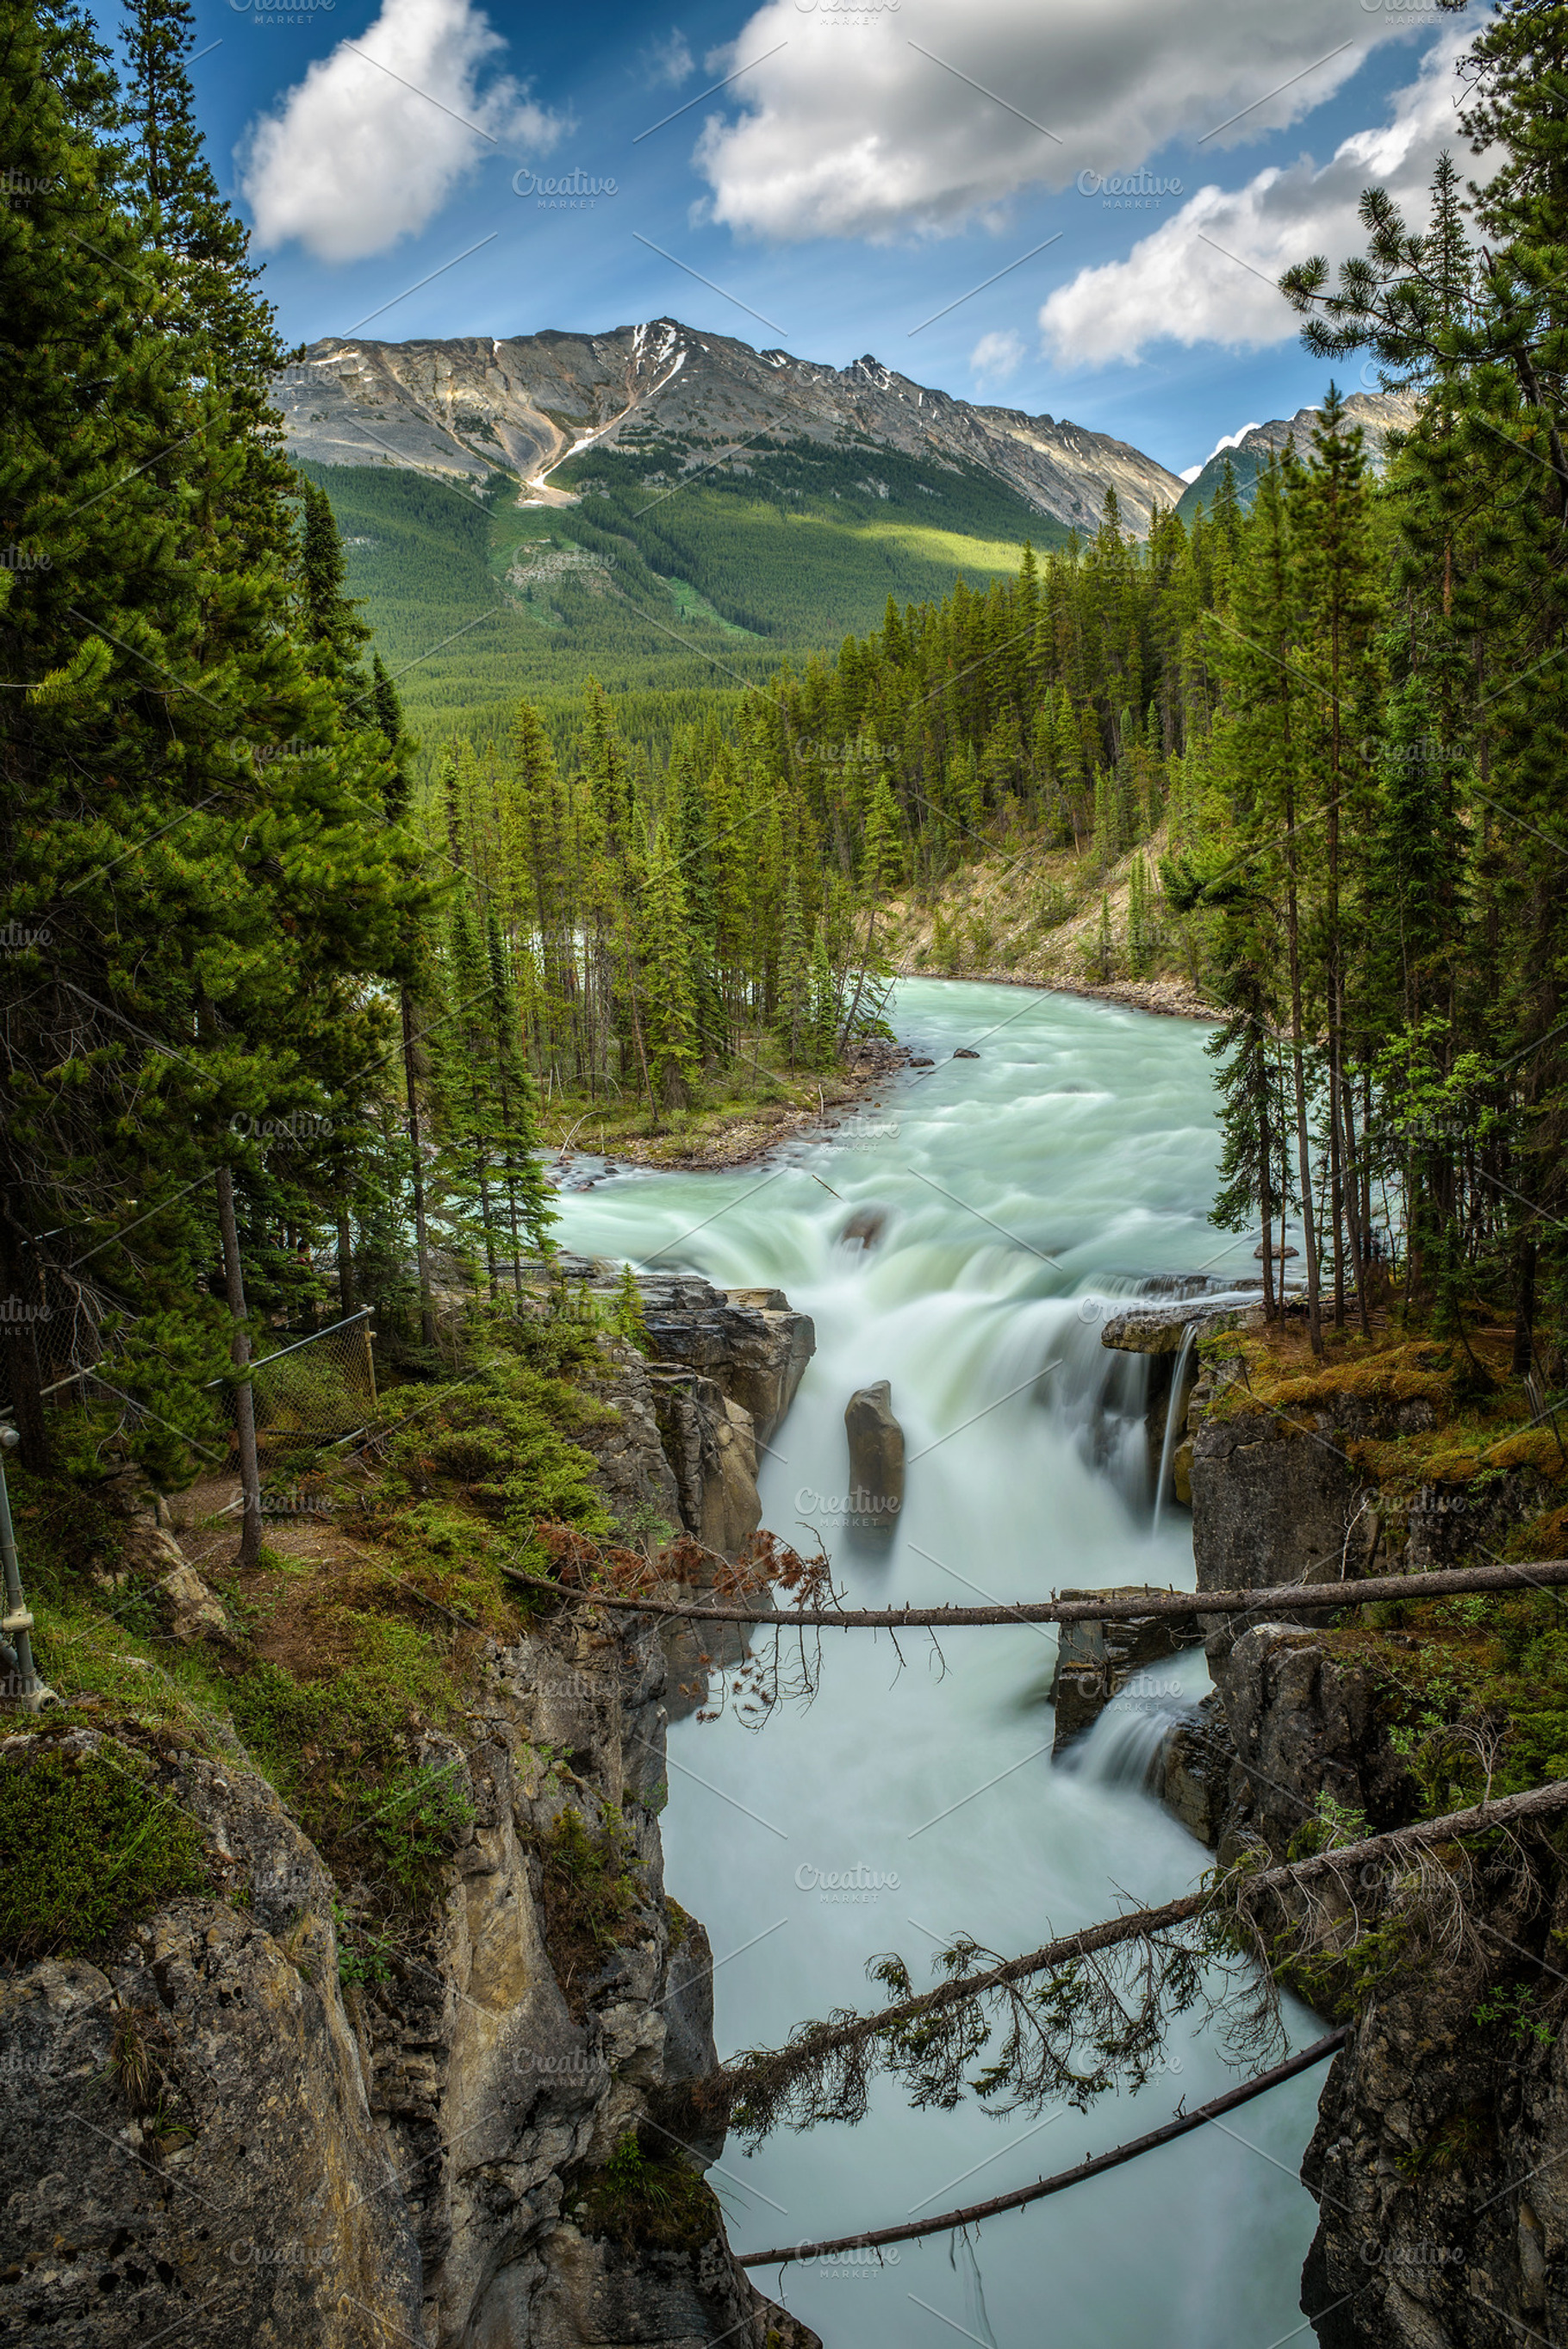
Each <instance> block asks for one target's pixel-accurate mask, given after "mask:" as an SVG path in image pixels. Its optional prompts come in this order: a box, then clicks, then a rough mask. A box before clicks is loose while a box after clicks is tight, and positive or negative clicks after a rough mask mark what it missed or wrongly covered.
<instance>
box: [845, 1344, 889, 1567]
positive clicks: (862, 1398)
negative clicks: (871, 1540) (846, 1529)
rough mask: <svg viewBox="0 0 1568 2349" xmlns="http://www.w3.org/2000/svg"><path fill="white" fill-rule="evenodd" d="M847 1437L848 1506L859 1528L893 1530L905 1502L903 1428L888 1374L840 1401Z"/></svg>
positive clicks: (851, 1516)
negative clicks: (849, 1489) (894, 1405)
mask: <svg viewBox="0 0 1568 2349" xmlns="http://www.w3.org/2000/svg"><path fill="white" fill-rule="evenodd" d="M844 1431H845V1433H846V1434H847V1435H848V1437H849V1439H850V1487H851V1495H850V1507H849V1516H850V1518H851V1523H852V1524H853V1525H854V1526H855V1527H856V1529H857V1530H858V1531H860V1532H862V1533H865V1532H877V1533H882V1534H891V1533H892V1529H893V1524H894V1521H895V1519H896V1518H897V1516H898V1513H899V1511H900V1510H901V1509H902V1508H903V1428H902V1427H901V1426H900V1425H899V1423H898V1422H897V1420H896V1419H895V1418H894V1417H893V1410H892V1387H891V1386H890V1385H889V1383H888V1381H887V1380H886V1379H878V1381H876V1383H875V1385H874V1386H869V1387H861V1388H859V1389H857V1391H856V1392H855V1393H853V1394H852V1395H851V1397H850V1400H849V1402H848V1403H847V1404H846V1405H845V1406H844Z"/></svg>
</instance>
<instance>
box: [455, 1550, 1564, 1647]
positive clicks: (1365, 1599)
mask: <svg viewBox="0 0 1568 2349" xmlns="http://www.w3.org/2000/svg"><path fill="white" fill-rule="evenodd" d="M501 1572H502V1573H503V1574H504V1575H505V1576H506V1577H507V1578H508V1579H509V1580H510V1581H512V1582H520V1583H522V1584H524V1585H526V1586H527V1587H528V1588H530V1589H533V1590H543V1591H550V1592H552V1593H553V1595H554V1596H555V1597H556V1598H557V1599H575V1600H576V1601H577V1603H578V1604H579V1605H580V1606H586V1607H617V1608H621V1609H625V1610H626V1611H627V1612H629V1613H631V1614H634V1615H655V1616H671V1617H678V1618H679V1619H681V1620H682V1621H683V1622H687V1623H750V1624H760V1625H763V1626H765V1627H767V1628H768V1629H769V1630H793V1629H794V1628H796V1627H797V1626H799V1628H801V1629H802V1630H811V1631H924V1630H932V1631H963V1630H969V1629H970V1628H971V1627H973V1626H975V1625H981V1624H996V1623H1103V1622H1108V1621H1109V1620H1111V1619H1120V1618H1122V1617H1124V1616H1127V1615H1138V1616H1146V1615H1253V1614H1263V1615H1266V1614H1267V1613H1268V1612H1269V1611H1270V1609H1275V1608H1287V1607H1294V1608H1301V1607H1305V1608H1311V1609H1334V1608H1336V1607H1367V1606H1371V1605H1373V1604H1375V1603H1377V1602H1378V1601H1380V1600H1383V1599H1449V1598H1457V1597H1460V1596H1461V1595H1463V1594H1465V1593H1467V1592H1470V1591H1494V1592H1495V1591H1509V1590H1530V1589H1537V1590H1545V1589H1551V1588H1553V1587H1554V1586H1556V1585H1559V1584H1563V1583H1568V1558H1562V1557H1553V1558H1547V1559H1545V1560H1543V1561H1542V1562H1540V1563H1538V1564H1533V1565H1530V1566H1467V1567H1454V1568H1445V1569H1444V1570H1443V1572H1441V1573H1440V1574H1376V1575H1368V1576H1367V1577H1366V1578H1365V1579H1363V1580H1361V1581H1358V1582H1282V1583H1274V1584H1272V1585H1271V1586H1270V1587H1269V1588H1266V1589H1262V1590H1169V1591H1166V1590H1150V1591H1149V1592H1147V1593H1145V1594H1140V1597H1139V1599H1137V1601H1136V1603H1135V1604H1132V1605H1129V1602H1128V1599H1127V1596H1126V1593H1125V1591H1123V1592H1122V1593H1121V1594H1120V1595H1119V1596H1118V1595H1117V1594H1116V1593H1114V1592H1112V1593H1110V1594H1109V1595H1108V1596H1107V1597H1106V1598H1104V1599H1030V1600H1026V1601H1024V1602H1022V1603H1021V1604H1020V1605H1018V1606H1016V1607H1001V1606H998V1607H785V1608H779V1609H777V1610H776V1611H775V1610H773V1609H768V1610H765V1611H763V1612H762V1613H760V1614H759V1613H758V1610H757V1609H756V1608H754V1607H705V1606H702V1605H700V1604H698V1603H697V1602H696V1601H695V1600H693V1601H686V1600H684V1599H639V1598H634V1597H627V1596H626V1595H625V1594H624V1593H623V1592H621V1591H615V1590H602V1589H600V1588H597V1587H590V1588H583V1589H577V1588H572V1587H569V1586H567V1585H564V1584H562V1583H559V1582H552V1581H551V1580H550V1579H549V1578H547V1577H546V1576H543V1575H538V1574H525V1573H524V1572H523V1570H522V1568H521V1567H515V1566H503V1567H502V1568H501Z"/></svg>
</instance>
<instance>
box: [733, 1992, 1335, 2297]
mask: <svg viewBox="0 0 1568 2349" xmlns="http://www.w3.org/2000/svg"><path fill="white" fill-rule="evenodd" d="M1349 2036H1350V2026H1349V2024H1348V2023H1341V2024H1340V2026H1339V2028H1338V2030H1337V2031H1330V2032H1328V2033H1326V2035H1325V2036H1324V2037H1323V2038H1322V2039H1315V2040H1314V2041H1313V2043H1312V2045H1311V2046H1310V2047H1304V2048H1303V2049H1302V2050H1301V2053H1300V2054H1297V2055H1291V2056H1288V2057H1287V2058H1286V2060H1285V2061H1284V2063H1283V2064H1274V2065H1273V2067H1272V2068H1271V2069H1270V2070H1269V2071H1267V2072H1259V2073H1258V2074H1257V2075H1255V2077H1253V2079H1251V2080H1243V2082H1242V2084H1241V2085H1240V2086H1239V2087H1235V2088H1227V2089H1226V2090H1225V2092H1224V2094H1223V2095H1219V2096H1211V2097H1210V2099H1209V2101H1208V2103H1207V2104H1206V2105H1200V2106H1198V2107H1197V2109H1196V2110H1195V2111H1193V2112H1190V2113H1177V2114H1174V2115H1173V2116H1172V2117H1171V2119H1170V2120H1168V2121H1165V2122H1163V2123H1162V2124H1161V2127H1159V2128H1156V2129H1150V2130H1149V2131H1148V2133H1147V2135H1145V2136H1143V2137H1132V2138H1130V2140H1129V2142H1128V2143H1127V2144H1126V2145H1119V2146H1115V2147H1112V2149H1111V2150H1110V2152H1109V2153H1097V2154H1094V2155H1092V2156H1091V2157H1090V2158H1089V2159H1088V2160H1087V2161H1080V2162H1078V2163H1077V2164H1075V2166H1074V2167H1073V2168H1071V2169H1058V2170H1057V2172H1056V2173H1055V2175H1054V2176H1053V2177H1050V2178H1037V2179H1036V2181H1035V2183H1034V2185H1033V2186H1020V2187H1017V2188H1016V2189H1014V2191H1013V2192H1012V2193H1011V2194H994V2195H993V2196H992V2197H991V2199H990V2200H989V2201H988V2202H971V2203H970V2204H969V2205H968V2207H967V2208H966V2209H962V2210H944V2211H941V2212H939V2214H938V2215H937V2217H936V2218H934V2219H915V2220H909V2221H907V2222H906V2223H905V2224H904V2225H903V2226H902V2227H873V2228H871V2229H870V2230H868V2231H867V2232H866V2233H865V2234H863V2235H834V2236H831V2237H830V2238H829V2239H828V2240H826V2241H824V2242H820V2243H795V2244H793V2245H790V2246H787V2247H786V2248H784V2249H782V2250H779V2251H741V2252H738V2253H737V2261H738V2265H740V2266H741V2267H743V2268H771V2267H783V2266H786V2265H788V2263H789V2261H791V2260H821V2259H831V2258H832V2257H833V2256H834V2254H835V2253H836V2252H840V2251H880V2250H881V2249H882V2246H883V2245H884V2244H885V2243H910V2242H913V2241H914V2240H915V2239H916V2237H917V2236H920V2235H944V2234H946V2233H947V2231H948V2230H949V2229H950V2228H953V2227H972V2226H975V2224H976V2223H977V2222H978V2221H979V2220H982V2219H995V2217H996V2216H997V2215H998V2213H999V2212H1001V2211H1003V2210H1021V2209H1023V2208H1024V2207H1025V2205H1026V2203H1029V2202H1040V2201H1043V2200H1044V2199H1045V2197H1046V2196H1047V2194H1060V2193H1061V2192H1062V2191H1063V2190H1064V2189H1066V2188H1067V2187H1068V2186H1077V2185H1078V2184H1079V2182H1080V2181H1081V2180H1082V2179H1084V2178H1099V2177H1100V2176H1101V2175H1102V2174H1103V2173H1104V2172H1105V2171H1106V2170H1108V2169H1119V2168H1120V2167H1121V2165H1122V2163H1123V2162H1124V2161H1131V2160H1133V2159H1134V2158H1136V2156H1137V2155H1139V2154H1140V2153H1152V2152H1153V2151H1154V2150H1155V2148H1156V2147H1157V2146H1161V2145H1169V2144H1171V2141H1172V2139H1173V2138H1175V2137H1186V2136H1187V2135H1188V2134H1189V2132H1190V2131H1191V2130H1192V2129H1197V2128H1202V2127H1203V2126H1204V2125H1205V2123H1206V2122H1209V2121H1214V2120H1218V2119H1219V2117H1220V2116H1221V2114H1222V2113H1233V2112H1234V2111H1235V2110H1236V2107H1237V2106H1239V2105H1247V2104H1251V2102H1252V2100H1253V2097H1254V2096H1261V2095H1263V2094H1264V2091H1265V2089H1268V2088H1277V2087H1278V2086H1279V2085H1280V2084H1281V2082H1282V2081H1284V2080H1294V2079H1295V2076H1296V2075H1297V2073H1298V2072H1309V2071H1311V2069H1312V2067H1313V2065H1314V2064H1322V2063H1324V2062H1325V2061H1326V2059H1327V2058H1328V2057H1329V2056H1330V2055H1332V2054H1334V2053H1335V2052H1336V2049H1338V2048H1340V2047H1343V2046H1344V2044H1345V2042H1346V2039H1348V2038H1349Z"/></svg>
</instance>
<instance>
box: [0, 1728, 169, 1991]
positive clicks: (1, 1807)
mask: <svg viewBox="0 0 1568 2349" xmlns="http://www.w3.org/2000/svg"><path fill="white" fill-rule="evenodd" d="M147 1775H148V1767H147V1764H146V1763H145V1761H144V1760H143V1759H142V1757H141V1756H139V1755H138V1754H133V1753H132V1752H131V1751H130V1750H129V1748H125V1749H116V1750H111V1749H110V1748H109V1747H108V1745H105V1746H103V1747H100V1748H98V1750H96V1751H88V1752H81V1751H79V1750H76V1749H74V1748H71V1747H63V1746H60V1745H57V1744H54V1743H53V1742H52V1741H50V1740H48V1739H46V1738H42V1737H40V1738H36V1739H34V1740H32V1741H31V1750H29V1751H26V1752H23V1753H20V1754H6V1755H5V1759H4V1762H3V1764H0V1850H3V1851H4V1853H5V1880H4V1883H3V1884H0V1951H3V1952H4V1953H5V1955H7V1956H9V1957H14V1958H23V1959H26V1958H43V1957H64V1958H71V1957H88V1956H91V1955H93V1954H95V1953H97V1952H99V1951H105V1950H108V1949H110V1948H112V1947H113V1946H114V1944H115V1943H116V1942H117V1941H118V1940H119V1939H120V1937H121V1936H122V1935H123V1934H124V1933H125V1932H126V1930H127V1929H128V1928H129V1927H130V1926H132V1925H135V1924H139V1922H140V1921H141V1920H143V1919H144V1918H147V1917H150V1916H151V1915H152V1913H153V1911H154V1910H155V1909H160V1908H162V1907H163V1906H165V1904H166V1903H167V1902H169V1901H170V1900H176V1899H179V1898H180V1897H181V1895H182V1894H186V1893H194V1892H201V1891H202V1890H204V1889H206V1888H207V1886H208V1881H209V1878H208V1870H207V1868H206V1865H205V1861H204V1857H203V1838H202V1834H201V1828H200V1827H199V1826H198V1825H197V1824H196V1822H195V1821H194V1820H193V1819H191V1818H190V1817H188V1816H187V1815H186V1814H185V1813H184V1812H183V1811H182V1810H181V1808H180V1806H179V1805H178V1804H177V1803H175V1802H174V1801H172V1800H171V1799H170V1796H168V1795H163V1794H160V1793H159V1792H158V1790H157V1789H156V1788H155V1787H154V1786H151V1785H149V1784H148V1783H147Z"/></svg>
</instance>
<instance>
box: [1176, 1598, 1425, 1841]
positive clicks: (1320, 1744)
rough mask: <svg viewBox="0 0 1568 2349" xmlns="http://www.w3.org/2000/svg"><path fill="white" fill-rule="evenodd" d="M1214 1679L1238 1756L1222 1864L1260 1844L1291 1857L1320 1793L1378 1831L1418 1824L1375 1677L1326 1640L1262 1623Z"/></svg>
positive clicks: (1248, 1632) (1237, 1645)
mask: <svg viewBox="0 0 1568 2349" xmlns="http://www.w3.org/2000/svg"><path fill="white" fill-rule="evenodd" d="M1221 1645H1222V1642H1220V1641H1215V1642H1212V1649H1213V1648H1217V1647H1220V1646H1221ZM1215 1675H1216V1678H1217V1680H1218V1682H1219V1688H1220V1695H1221V1699H1222V1703H1223V1706H1224V1713H1225V1722H1226V1727H1227V1729H1228V1732H1229V1737H1230V1743H1231V1746H1232V1749H1233V1752H1234V1754H1235V1757H1236V1758H1235V1765H1234V1768H1233V1772H1232V1774H1231V1785H1230V1800H1229V1806H1228V1808H1227V1811H1226V1816H1225V1821H1224V1826H1223V1831H1222V1837H1221V1840H1220V1847H1219V1849H1220V1857H1221V1859H1222V1861H1229V1860H1231V1859H1233V1858H1234V1857H1236V1856H1237V1854H1238V1853H1239V1852H1240V1851H1241V1849H1242V1848H1243V1841H1244V1840H1245V1839H1248V1838H1253V1837H1260V1838H1261V1839H1262V1840H1263V1841H1264V1843H1266V1844H1267V1845H1268V1847H1269V1849H1270V1850H1271V1851H1272V1852H1273V1853H1274V1855H1275V1857H1278V1858H1284V1857H1285V1855H1286V1853H1287V1851H1288V1848H1289V1846H1290V1841H1291V1838H1292V1837H1293V1836H1295V1835H1296V1834H1297V1833H1298V1832H1299V1831H1300V1829H1301V1827H1302V1826H1303V1824H1304V1822H1305V1821H1306V1820H1307V1819H1309V1818H1311V1816H1312V1815H1313V1809H1314V1806H1315V1803H1316V1800H1317V1797H1318V1795H1319V1794H1326V1795H1332V1796H1333V1798H1334V1800H1335V1801H1336V1803H1338V1804H1340V1805H1342V1806H1344V1807H1345V1808H1346V1810H1353V1811H1362V1812H1364V1813H1365V1814H1366V1816H1367V1820H1368V1822H1369V1826H1370V1828H1371V1830H1372V1831H1373V1832H1376V1831H1377V1830H1379V1829H1381V1828H1384V1827H1392V1826H1403V1825H1404V1824H1405V1822H1406V1821H1407V1820H1408V1819H1411V1818H1413V1817H1414V1816H1415V1815H1416V1794H1415V1788H1414V1785H1412V1782H1411V1779H1410V1776H1409V1773H1408V1771H1407V1770H1406V1768H1405V1766H1404V1764H1403V1763H1401V1762H1400V1761H1399V1760H1398V1757H1397V1755H1396V1754H1394V1753H1393V1751H1392V1749H1391V1748H1390V1747H1389V1746H1388V1744H1387V1742H1386V1740H1385V1738H1384V1735H1383V1732H1382V1728H1381V1726H1380V1723H1379V1720H1378V1713H1377V1692H1376V1684H1375V1682H1374V1681H1373V1678H1372V1676H1371V1675H1370V1674H1369V1673H1368V1671H1367V1670H1366V1668H1365V1666H1363V1665H1361V1664H1359V1663H1356V1662H1353V1661H1346V1659H1344V1658H1342V1657H1340V1656H1338V1655H1336V1653H1335V1652H1334V1651H1332V1650H1331V1649H1330V1648H1329V1647H1327V1646H1326V1645H1325V1643H1324V1640H1323V1638H1322V1636H1321V1632H1320V1631H1318V1632H1314V1631H1311V1630H1301V1629H1298V1628H1297V1627H1296V1626H1295V1625H1294V1624H1289V1623H1257V1624H1254V1625H1253V1627H1252V1628H1251V1629H1250V1630H1246V1631H1244V1632H1243V1635H1242V1637H1241V1638H1240V1639H1239V1640H1237V1641H1236V1642H1235V1645H1234V1647H1233V1648H1232V1649H1231V1651H1230V1653H1229V1654H1228V1655H1226V1656H1223V1657H1222V1659H1220V1660H1218V1661H1216V1664H1215Z"/></svg>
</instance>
